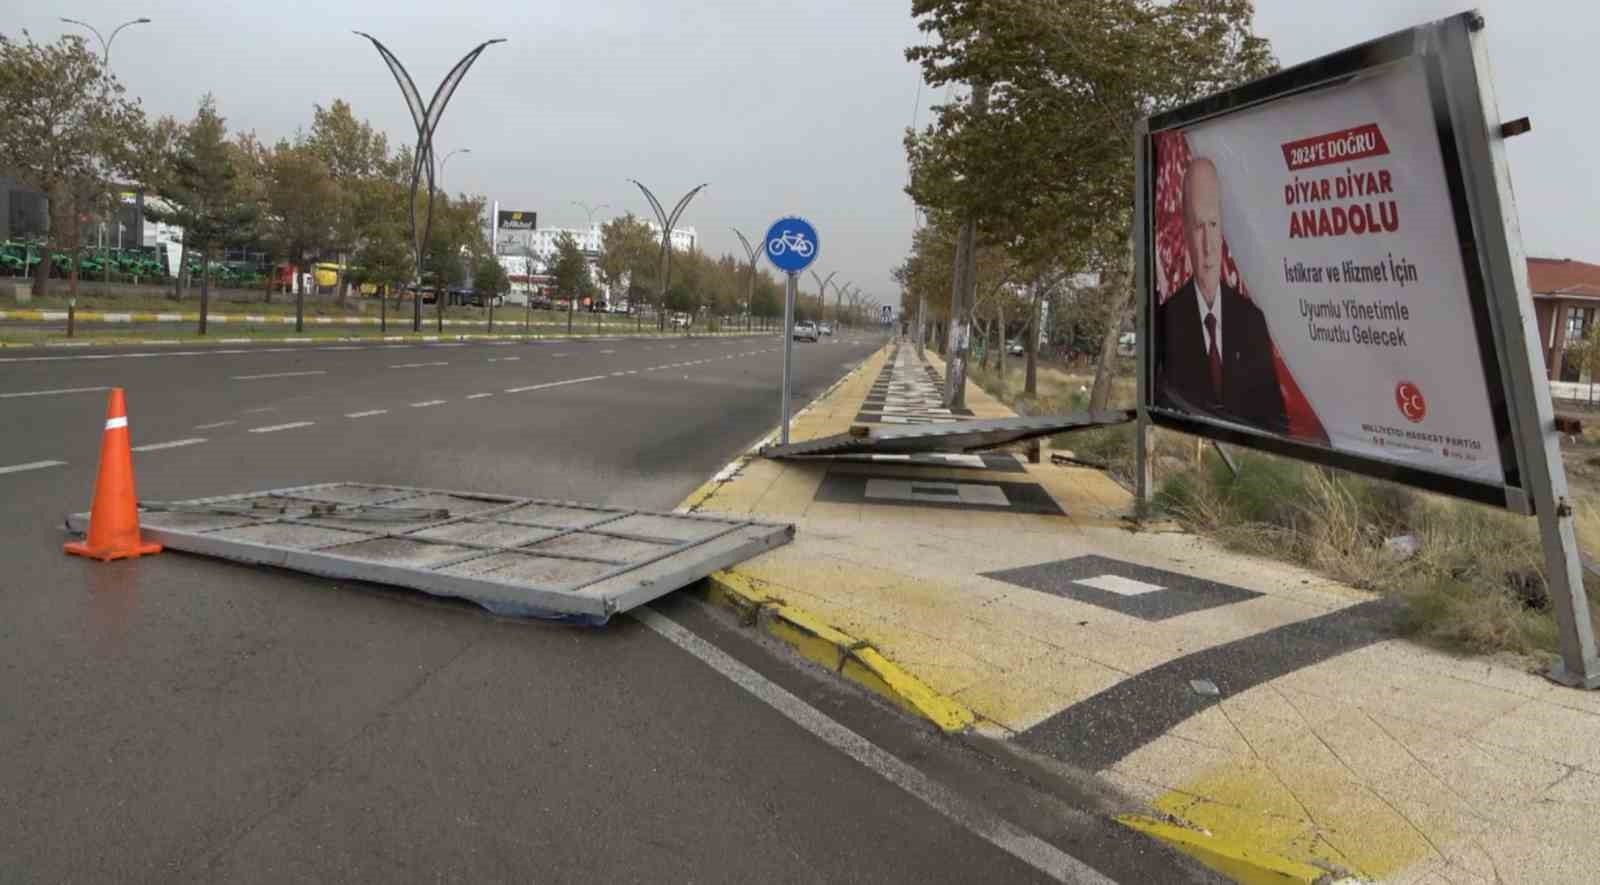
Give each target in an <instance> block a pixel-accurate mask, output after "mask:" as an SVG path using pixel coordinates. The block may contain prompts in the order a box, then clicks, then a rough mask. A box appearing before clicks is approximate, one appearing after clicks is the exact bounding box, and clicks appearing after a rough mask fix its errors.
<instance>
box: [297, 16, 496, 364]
mask: <svg viewBox="0 0 1600 885" xmlns="http://www.w3.org/2000/svg"><path fill="white" fill-rule="evenodd" d="M353 33H355V34H356V35H357V36H361V37H365V38H367V39H368V40H370V41H372V45H373V47H374V48H376V49H377V50H378V54H379V55H381V56H383V62H384V64H386V65H388V66H389V73H391V74H393V75H394V81H395V83H397V84H398V85H399V86H400V92H401V94H402V95H403V96H404V97H405V100H406V107H407V108H409V109H410V111H411V121H412V122H413V123H414V124H416V127H417V149H416V153H415V154H414V155H413V156H412V158H411V200H410V207H411V244H412V248H413V251H414V253H415V255H416V272H415V274H414V275H413V276H414V279H415V280H416V285H417V287H418V289H417V291H416V292H415V293H414V294H413V295H412V298H411V331H413V332H420V331H422V291H421V285H422V250H423V247H424V246H425V245H426V244H427V240H428V237H429V235H430V234H432V232H433V195H434V190H435V179H436V176H435V174H434V163H433V133H434V131H435V130H437V129H438V128H439V120H440V118H441V117H443V116H444V109H445V106H446V105H448V104H449V103H450V97H451V96H452V95H454V94H455V91H456V87H457V86H460V85H461V80H462V78H463V77H465V76H466V75H467V70H468V69H469V68H471V67H472V63H473V62H475V61H477V60H478V56H480V55H482V54H483V51H484V50H485V49H488V48H489V47H490V46H493V45H494V44H496V43H504V42H506V41H505V39H504V38H496V39H494V40H485V41H484V42H482V43H479V44H478V45H477V46H476V47H474V48H473V49H472V51H471V52H468V53H467V54H466V55H464V56H462V58H461V60H460V61H458V62H456V65H455V67H453V68H451V69H450V73H448V74H445V76H444V79H443V80H442V81H440V82H439V88H438V89H435V90H434V92H433V97H432V98H430V99H428V102H427V103H426V104H424V103H423V101H422V96H421V95H420V94H419V93H418V92H417V84H416V83H414V82H412V80H411V75H410V74H409V73H407V72H406V69H405V66H404V65H402V64H400V59H398V58H395V55H394V53H392V52H390V51H389V47H387V46H384V45H383V44H382V43H380V42H378V38H376V37H374V36H372V35H371V34H368V33H365V32H362V31H354V32H353ZM424 172H426V173H427V177H428V209H427V215H426V217H425V219H424V221H423V225H422V229H421V230H420V231H419V230H418V229H417V188H418V187H419V186H420V185H421V183H422V176H423V173H424ZM419 234H420V236H419ZM296 312H297V313H299V312H300V309H299V308H297V309H296ZM441 322H442V319H441ZM299 324H300V319H299V318H298V317H297V318H296V327H297V328H298V326H299Z"/></svg>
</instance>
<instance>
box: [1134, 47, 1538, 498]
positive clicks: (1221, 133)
mask: <svg viewBox="0 0 1600 885" xmlns="http://www.w3.org/2000/svg"><path fill="white" fill-rule="evenodd" d="M1436 89H1437V87H1436V85H1435V83H1434V80H1433V79H1432V78H1430V71H1429V67H1428V60H1427V58H1426V57H1425V56H1422V55H1409V56H1402V57H1399V58H1396V59H1394V60H1390V61H1388V62H1387V63H1385V64H1382V65H1379V66H1375V67H1369V68H1366V69H1364V70H1361V71H1360V72H1359V76H1349V77H1344V78H1342V79H1340V80H1338V81H1337V82H1335V83H1333V84H1331V85H1324V86H1322V87H1321V88H1316V89H1310V90H1301V91H1298V92H1293V93H1291V94H1288V95H1285V96H1284V97H1280V98H1275V99H1272V100H1266V101H1258V102H1256V103H1254V104H1252V105H1247V106H1244V107H1243V109H1240V110H1234V111H1231V112H1225V113H1216V114H1211V115H1202V116H1199V118H1198V119H1195V120H1194V121H1193V122H1178V123H1177V124H1176V125H1169V126H1166V127H1164V128H1161V127H1159V123H1160V122H1161V120H1160V119H1159V118H1158V119H1157V120H1153V121H1152V122H1151V126H1150V129H1151V131H1150V132H1149V134H1148V136H1147V137H1148V141H1147V142H1146V143H1145V146H1144V149H1145V163H1146V165H1145V168H1144V169H1142V170H1141V171H1142V172H1143V174H1144V175H1145V181H1146V183H1145V185H1144V186H1145V188H1146V190H1145V194H1146V200H1147V206H1146V209H1145V219H1144V223H1145V224H1146V225H1147V227H1146V228H1145V234H1144V237H1145V240H1144V241H1145V251H1144V254H1145V261H1146V262H1147V265H1146V267H1145V272H1146V279H1147V280H1148V283H1147V287H1146V291H1145V298H1146V302H1147V303H1146V307H1145V308H1144V309H1145V314H1144V317H1143V319H1144V321H1145V323H1146V324H1147V327H1146V328H1147V330H1148V331H1147V334H1146V335H1145V336H1144V337H1145V341H1144V342H1142V346H1143V347H1145V348H1146V351H1145V353H1144V354H1143V356H1144V360H1145V366H1146V368H1145V369H1143V371H1144V372H1145V373H1146V374H1145V379H1146V381H1147V393H1146V400H1147V401H1146V402H1145V403H1144V405H1145V406H1146V407H1147V408H1148V409H1149V413H1150V415H1151V420H1152V421H1154V422H1155V423H1157V424H1162V423H1166V424H1169V425H1173V426H1176V425H1175V423H1174V422H1179V423H1181V424H1182V425H1183V426H1182V429H1185V430H1189V431H1191V432H1199V433H1206V428H1217V429H1221V430H1225V431H1228V432H1229V433H1228V434H1227V435H1226V438H1229V439H1231V440H1232V441H1234V442H1240V443H1243V444H1245V445H1257V447H1260V448H1265V449H1268V450H1273V449H1275V448H1276V449H1277V450H1280V451H1284V452H1285V453H1289V454H1294V453H1296V452H1298V453H1301V454H1304V453H1307V452H1311V453H1315V452H1318V451H1321V452H1328V453H1335V454H1336V455H1337V456H1339V459H1341V460H1339V463H1340V465H1341V466H1352V463H1359V462H1365V464H1366V467H1365V468H1364V469H1365V472H1369V473H1375V474H1377V475H1386V474H1385V471H1384V469H1383V467H1384V466H1385V465H1390V466H1392V467H1394V468H1396V470H1395V474H1394V476H1392V477H1391V478H1398V479H1402V480H1405V479H1406V478H1407V477H1408V476H1409V477H1410V478H1411V480H1413V481H1414V480H1415V479H1416V478H1417V477H1418V476H1426V475H1432V476H1438V477H1445V478H1447V479H1448V480H1449V481H1450V482H1452V483H1455V484H1456V485H1458V486H1459V485H1463V484H1465V485H1477V486H1481V487H1482V489H1485V490H1491V489H1498V490H1501V492H1502V493H1503V489H1504V488H1505V487H1506V486H1507V485H1515V484H1516V481H1517V469H1516V456H1515V451H1514V446H1513V443H1512V440H1511V436H1510V433H1511V432H1510V427H1509V421H1508V418H1507V416H1506V411H1505V407H1504V397H1505V394H1504V389H1505V388H1504V384H1503V380H1502V378H1501V377H1500V370H1499V368H1498V367H1499V365H1500V360H1499V357H1498V356H1497V354H1496V351H1495V343H1494V337H1493V331H1492V329H1491V328H1490V327H1489V325H1488V320H1487V316H1488V312H1487V309H1486V307H1485V305H1484V300H1485V298H1486V297H1487V296H1486V294H1485V292H1484V285H1483V281H1482V277H1481V272H1480V270H1479V268H1478V267H1477V266H1476V265H1475V264H1474V263H1473V262H1474V261H1475V260H1476V259H1475V258H1474V255H1475V252H1474V250H1473V249H1472V248H1471V246H1472V229H1471V224H1470V220H1469V219H1467V218H1466V217H1465V214H1464V213H1465V210H1464V208H1463V201H1462V199H1461V197H1460V191H1461V185H1460V184H1459V180H1460V176H1461V175H1462V171H1461V169H1460V167H1459V161H1458V160H1457V159H1456V155H1455V149H1454V145H1452V144H1449V143H1447V142H1445V141H1444V140H1443V139H1442V138H1441V133H1442V132H1444V133H1448V132H1449V131H1450V130H1449V127H1448V125H1446V126H1443V127H1442V126H1441V125H1440V119H1439V114H1440V113H1442V111H1438V110H1436V108H1438V107H1439V105H1438V103H1437V102H1436V100H1435V99H1436V95H1435V90H1436ZM1445 122H1446V123H1448V120H1446V121H1445ZM1447 152H1448V156H1447ZM1196 428H1199V429H1196ZM1311 460H1316V458H1311ZM1330 463H1331V462H1330ZM1356 469H1363V468H1360V467H1357V468H1356ZM1414 484H1422V485H1426V483H1415V482H1414ZM1467 496H1468V497H1480V498H1482V499H1485V500H1493V499H1494V497H1495V496H1494V494H1492V493H1487V492H1486V493H1483V494H1474V493H1468V494H1467Z"/></svg>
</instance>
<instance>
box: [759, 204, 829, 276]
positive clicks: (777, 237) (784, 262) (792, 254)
mask: <svg viewBox="0 0 1600 885" xmlns="http://www.w3.org/2000/svg"><path fill="white" fill-rule="evenodd" d="M821 248H822V243H821V241H820V240H818V239H817V229H816V228H815V227H813V226H812V224H811V222H809V221H807V220H805V219H804V218H798V217H796V216H793V215H791V216H789V217H787V218H780V219H778V220H777V221H774V222H773V223H772V226H771V227H769V228H767V237H766V247H765V251H766V253H767V260H768V261H770V262H772V264H773V266H774V267H776V268H777V269H778V270H781V271H783V272H784V273H799V272H800V271H803V270H805V269H806V268H808V267H810V266H811V262H813V261H816V260H817V252H818V250H820V249H821Z"/></svg>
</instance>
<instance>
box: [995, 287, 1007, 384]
mask: <svg viewBox="0 0 1600 885" xmlns="http://www.w3.org/2000/svg"><path fill="white" fill-rule="evenodd" d="M994 316H995V320H994V321H995V330H994V343H995V348H994V352H995V366H996V367H997V369H998V370H999V374H1000V384H1001V386H1002V387H1004V385H1005V383H1006V302H1005V299H1004V298H1001V299H999V300H998V301H997V303H996V304H995V306H994Z"/></svg>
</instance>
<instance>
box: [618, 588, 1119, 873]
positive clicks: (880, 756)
mask: <svg viewBox="0 0 1600 885" xmlns="http://www.w3.org/2000/svg"><path fill="white" fill-rule="evenodd" d="M632 614H633V617H634V618H636V619H638V620H639V621H640V622H641V623H643V624H644V625H645V626H646V627H649V628H650V629H651V630H652V631H654V632H655V633H656V634H657V635H659V636H661V637H662V638H663V639H666V640H667V641H668V642H671V643H672V644H673V645H676V646H677V647H679V648H681V649H683V650H684V651H686V652H688V653H689V654H692V655H694V656H695V657H697V658H699V659H700V660H701V661H702V662H703V663H705V665H706V666H708V667H710V668H711V669H713V670H715V671H717V672H718V673H721V674H722V675H723V676H726V677H727V678H728V679H729V680H731V681H732V682H733V683H734V684H735V685H738V686H739V687H740V688H742V689H744V690H745V691H747V692H749V693H750V694H752V695H754V696H755V697H756V698H758V699H760V700H762V701H764V702H765V703H766V704H767V705H768V706H770V707H772V708H773V709H774V710H777V711H778V712H779V713H781V714H783V716H784V717H785V718H787V719H788V720H789V721H790V722H793V723H794V724H795V725H798V726H800V727H801V728H803V729H805V730H806V731H808V732H810V733H811V734H812V735H814V736H816V737H817V738H819V739H821V740H822V741H823V742H824V743H826V744H828V745H829V746H831V747H833V748H834V749H836V750H838V751H840V752H842V753H844V754H845V755H847V756H849V757H850V758H852V759H854V760H856V761H857V762H859V763H861V764H862V765H863V766H865V767H866V768H868V769H870V770H871V771H872V772H874V773H875V774H877V775H878V776H880V777H882V778H883V779H884V780H886V781H888V782H889V783H891V784H894V785H895V786H897V787H899V788H900V789H902V790H904V791H906V792H907V793H910V794H911V795H912V796H914V797H916V798H917V799H920V800H922V801H923V802H924V803H925V804H926V805H927V806H928V807H929V808H932V809H933V810H934V811H937V812H939V813H940V814H942V815H944V816H945V817H947V818H949V819H950V820H951V821H953V822H955V823H957V824H959V825H961V826H962V827H965V828H966V829H967V830H968V831H969V832H971V833H972V834H973V835H975V836H977V837H979V838H981V839H983V840H984V841H986V842H988V843H989V844H991V845H993V846H995V847H996V848H999V849H1000V850H1001V851H1004V852H1006V853H1007V854H1010V855H1011V856H1012V857H1015V858H1017V859H1018V860H1020V861H1022V862H1023V863H1026V864H1027V865H1029V866H1031V867H1033V868H1034V869H1036V870H1038V871H1039V872H1041V873H1044V874H1045V875H1047V876H1049V877H1050V878H1052V879H1054V880H1056V881H1057V882H1083V883H1094V885H1112V880H1111V879H1108V878H1106V877H1105V876H1103V875H1101V874H1100V873H1099V872H1098V871H1096V870H1095V869H1094V868H1093V867H1091V866H1089V865H1088V864H1086V863H1084V862H1083V861H1081V860H1078V859H1077V858H1075V857H1073V856H1072V855H1070V854H1067V853H1066V852H1064V851H1062V850H1061V849H1059V848H1057V847H1055V846H1054V845H1051V844H1050V843H1048V842H1046V841H1044V840H1043V839H1040V838H1039V837H1037V836H1034V835H1033V834H1031V833H1028V832H1027V831H1025V830H1022V829H1021V828H1019V827H1017V826H1016V825H1014V824H1012V823H1011V822H1010V821H1007V820H1005V819H1004V818H1002V817H999V816H998V815H996V814H994V813H993V812H991V811H989V810H988V809H987V808H984V807H982V806H980V805H977V804H976V803H973V802H972V801H970V800H968V799H965V798H963V797H962V796H960V795H958V794H957V793H956V792H955V791H953V790H951V789H950V788H948V787H946V786H944V785H943V784H941V783H938V782H937V781H934V780H932V779H931V778H929V777H928V776H927V775H926V774H923V773H922V771H921V770H920V769H917V768H915V767H913V766H911V765H909V764H908V763H906V762H905V761H903V760H902V759H900V757H898V756H895V755H894V754H892V753H890V752H889V751H887V750H885V749H883V748H882V747H879V746H878V745H877V744H874V743H872V742H871V741H869V740H867V739H866V738H864V737H862V736H861V735H859V734H856V733H855V732H854V731H851V730H850V729H849V728H848V727H846V726H844V725H841V724H839V723H838V722H836V721H834V720H833V719H831V718H829V717H828V716H826V715H824V714H823V713H822V712H821V711H820V710H818V709H817V708H816V707H813V706H811V705H810V704H808V703H806V702H805V701H803V700H801V699H800V698H798V697H796V696H794V695H793V694H791V693H790V692H789V691H788V690H787V689H785V688H783V687H782V686H780V685H778V684H777V683H775V682H773V681H771V680H770V679H768V678H766V677H765V676H762V675H761V674H760V673H757V672H756V671H754V670H752V669H750V668H749V667H747V666H745V665H744V664H743V663H740V662H739V661H737V660H735V659H734V658H733V657H732V656H730V655H729V654H728V653H727V652H725V651H723V650H722V649H720V648H717V647H716V646H714V645H712V644H711V643H709V642H707V641H705V640H704V639H702V638H700V637H699V636H696V635H695V634H694V633H691V632H690V631H688V630H686V629H684V628H683V627H682V626H681V625H679V624H678V623H677V622H675V621H673V620H672V619H670V618H668V617H666V616H665V615H662V614H661V613H660V612H657V611H655V610H653V609H650V608H637V609H634V610H633V612H632Z"/></svg>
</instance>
